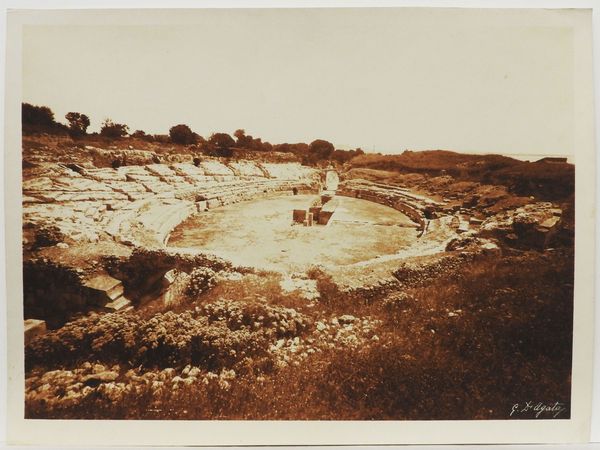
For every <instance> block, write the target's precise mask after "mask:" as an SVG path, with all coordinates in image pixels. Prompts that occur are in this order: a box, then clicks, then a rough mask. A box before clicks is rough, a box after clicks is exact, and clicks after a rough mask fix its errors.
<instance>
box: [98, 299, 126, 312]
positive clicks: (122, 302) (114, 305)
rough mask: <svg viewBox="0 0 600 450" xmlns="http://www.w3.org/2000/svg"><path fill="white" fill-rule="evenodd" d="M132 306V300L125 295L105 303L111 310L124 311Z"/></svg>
mask: <svg viewBox="0 0 600 450" xmlns="http://www.w3.org/2000/svg"><path fill="white" fill-rule="evenodd" d="M130 307H131V300H129V299H128V298H127V297H124V296H121V297H119V298H117V299H115V300H113V301H112V302H108V303H107V304H106V305H104V308H106V309H108V310H109V311H111V312H116V311H123V310H125V309H130Z"/></svg>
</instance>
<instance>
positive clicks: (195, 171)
mask: <svg viewBox="0 0 600 450" xmlns="http://www.w3.org/2000/svg"><path fill="white" fill-rule="evenodd" d="M275 166H277V165H275ZM285 166H286V167H285V168H283V169H282V170H281V172H282V173H286V174H287V173H289V172H290V170H292V169H293V168H294V167H296V166H295V165H293V164H286V165H285ZM297 167H301V166H299V165H297ZM224 168H225V169H227V170H225V169H224ZM35 169H36V171H34V173H39V175H40V176H39V177H33V178H31V174H32V172H31V171H25V176H26V181H25V182H24V183H23V207H24V211H23V219H24V223H26V224H27V223H29V224H33V225H35V226H38V227H46V226H55V227H57V228H58V229H59V230H60V231H61V232H62V233H63V234H65V235H66V236H68V237H70V238H73V239H76V240H84V241H96V240H98V239H100V238H101V237H102V236H106V237H109V238H110V237H112V238H114V239H120V238H121V237H124V238H125V239H126V240H129V241H136V233H137V234H138V235H139V236H143V239H142V241H144V242H148V235H151V236H154V237H155V238H156V239H155V240H156V241H157V242H159V243H162V242H164V239H165V238H166V236H168V233H169V232H170V230H171V229H172V228H173V227H174V226H176V225H177V224H178V223H179V222H181V221H182V220H184V219H185V217H187V216H188V215H189V214H191V213H192V212H194V211H197V210H198V209H199V207H198V206H197V205H196V202H198V201H202V200H204V201H206V202H207V207H210V208H214V207H217V206H221V205H226V204H229V203H234V202H238V201H243V200H250V199H252V198H254V197H257V196H260V195H264V194H268V193H271V192H278V191H286V190H289V191H290V192H291V191H292V189H293V188H299V189H310V188H311V186H310V182H309V179H308V178H303V177H302V176H301V175H302V174H306V173H307V172H306V168H302V169H301V172H300V174H296V177H295V178H292V179H283V178H266V177H265V176H264V175H265V171H264V169H262V168H260V167H259V166H258V164H256V163H254V162H238V163H236V165H235V167H234V168H233V170H232V169H229V168H228V167H227V166H226V165H225V164H223V163H221V162H219V161H209V162H208V163H206V164H203V166H202V167H196V166H195V165H193V164H188V163H174V164H172V165H164V164H151V165H147V166H123V167H119V168H117V169H112V168H101V169H97V168H96V169H90V168H87V169H82V170H80V172H81V173H78V172H75V171H74V170H71V169H69V168H66V167H63V166H60V167H59V168H58V169H57V168H56V167H54V166H49V167H47V168H46V169H47V171H46V172H45V173H50V174H52V176H43V174H42V172H41V171H38V170H37V169H38V168H37V167H36V168H35ZM77 169H78V168H77ZM78 170H79V169H78ZM272 170H275V171H276V170H277V169H272ZM207 172H211V173H213V174H212V175H211V174H207ZM216 173H220V175H215V174H216ZM234 173H238V174H244V175H233V174H234ZM250 174H257V176H252V175H250ZM258 174H260V175H258ZM54 175H55V176H54ZM286 176H289V175H286ZM144 230H145V231H144Z"/></svg>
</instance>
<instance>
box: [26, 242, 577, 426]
mask: <svg viewBox="0 0 600 450" xmlns="http://www.w3.org/2000/svg"><path fill="white" fill-rule="evenodd" d="M315 272H316V271H315ZM311 276H312V277H313V278H317V287H318V289H319V290H320V291H321V294H322V295H321V299H320V300H318V301H314V302H308V301H307V300H306V299H304V298H300V297H299V296H298V295H295V294H294V293H285V292H282V291H281V289H280V287H279V284H278V283H277V282H276V277H275V275H272V274H271V275H268V274H261V275H260V276H259V277H255V276H253V275H246V276H245V277H242V279H241V280H239V281H228V282H225V283H222V284H220V285H217V286H216V287H215V288H213V289H212V290H211V291H209V292H208V293H205V294H203V295H200V296H198V297H196V298H193V299H190V300H189V302H188V303H185V304H182V305H179V306H178V307H177V309H176V311H171V312H169V313H164V312H154V311H153V312H152V314H146V315H144V314H142V313H139V314H138V313H136V314H129V315H121V318H120V319H119V321H118V325H114V324H113V325H112V328H111V326H109V325H106V323H104V325H103V324H102V323H101V321H100V319H98V318H92V319H85V320H88V322H85V323H84V325H85V326H83V327H79V328H77V327H76V326H74V327H71V328H70V330H71V331H62V333H63V335H61V334H60V333H61V330H58V331H57V332H53V333H49V334H48V335H46V337H43V338H41V339H38V340H36V341H34V342H33V343H32V345H31V346H30V347H29V348H28V349H27V354H26V358H27V361H26V365H27V381H26V384H27V386H28V389H29V394H28V395H27V400H26V416H27V417H28V418H65V419H66V418H85V419H395V420H405V419H413V420H432V419H455V420H456V419H507V418H510V417H511V416H510V413H511V409H512V407H513V405H514V404H515V403H520V404H522V403H525V402H535V403H537V402H543V403H544V404H554V403H555V402H560V403H563V404H564V405H565V406H566V410H565V411H564V412H562V413H561V414H560V416H559V417H558V418H563V419H564V418H568V417H569V414H570V412H569V409H568V405H569V402H570V374H571V347H572V316H573V315H572V306H573V255H572V254H571V253H570V252H568V251H563V250H550V251H546V252H544V253H539V252H518V253H516V252H515V253H511V254H508V255H505V256H503V257H494V258H490V257H483V256H482V257H480V258H478V259H474V260H465V263H464V267H463V270H462V271H460V273H459V274H456V273H452V274H445V273H443V272H441V273H436V274H434V275H433V276H430V277H429V278H428V280H427V283H422V282H420V283H413V284H411V283H410V282H405V283H403V284H399V285H398V286H397V287H396V288H395V289H393V290H392V291H388V292H386V293H382V294H381V295H379V296H378V297H376V298H374V299H373V300H372V301H371V302H370V303H369V304H364V303H362V302H357V301H356V300H350V298H348V297H347V296H346V295H345V294H344V293H343V292H340V291H338V290H337V289H336V288H335V286H334V285H333V283H332V281H331V279H328V278H327V277H326V276H324V275H322V274H319V273H314V274H311ZM253 277H254V278H253ZM105 320H106V319H105ZM115 320H116V319H115ZM92 325H93V326H92ZM103 327H104V328H103ZM153 327H154V328H153ZM66 328H67V330H68V329H69V328H68V327H66ZM105 328H106V329H105ZM63 330H64V329H63ZM77 330H79V331H77ZM140 330H142V331H140ZM67 332H68V333H70V334H69V335H68V336H67V335H66V334H64V333H67ZM161 333H162V334H161ZM161 336H162V337H161ZM67 338H68V339H67ZM69 339H70V340H69ZM178 339H179V340H178ZM207 343H208V344H207ZM142 347H143V351H141V350H140V349H141V348H142ZM94 364H96V365H99V366H100V367H103V368H104V367H109V366H110V365H113V366H112V371H113V372H111V373H114V374H115V375H114V380H112V383H108V384H112V385H115V386H117V387H118V386H124V387H123V388H122V389H121V388H119V389H117V388H116V387H115V388H114V389H108V388H106V386H107V385H108V384H106V383H105V384H100V386H98V385H97V380H96V381H94V380H95V378H94V377H93V376H89V375H88V376H87V378H85V379H84V380H83V382H82V383H80V384H81V386H79V387H78V389H77V390H78V392H81V391H82V390H83V391H86V392H87V393H86V394H85V395H79V396H77V395H75V394H73V395H72V396H71V394H69V392H68V389H65V390H64V391H63V392H59V394H58V397H59V398H58V401H50V400H49V398H48V397H44V396H43V395H42V394H40V392H42V391H43V390H44V389H43V386H42V387H39V386H40V385H41V384H42V383H43V377H44V374H45V373H47V372H48V371H51V370H54V371H55V373H56V374H57V375H56V376H58V374H64V373H66V372H68V373H70V374H71V375H68V376H72V373H74V372H77V371H78V370H79V372H81V373H88V372H89V371H90V370H92V369H90V366H92V365H94ZM83 366H86V367H87V368H88V369H81V367H83ZM190 368H191V369H190ZM85 370H88V372H85ZM107 370H108V369H107ZM190 371H193V372H194V374H195V375H194V376H193V377H192V376H191V375H190ZM79 372H77V373H79ZM179 373H181V374H182V375H181V376H178V375H177V374H179ZM165 374H166V375H165ZM174 375H177V376H174ZM61 376H62V375H61ZM186 377H187V378H186ZM192 378H193V381H190V382H187V381H185V380H186V379H192ZM40 380H42V381H40ZM57 383H58V384H60V380H59V381H57ZM49 384H51V383H49ZM103 386H104V388H103ZM128 386H129V387H128ZM48 389H53V387H47V388H46V390H48ZM117 391H118V392H117ZM55 392H56V391H55ZM53 395H54V396H55V397H56V394H53ZM69 399H71V400H69ZM74 399H76V400H74ZM534 417H535V415H534V414H533V413H526V414H523V415H520V416H518V417H513V418H518V419H527V418H534ZM541 417H542V418H552V417H551V415H549V414H544V415H542V416H541Z"/></svg>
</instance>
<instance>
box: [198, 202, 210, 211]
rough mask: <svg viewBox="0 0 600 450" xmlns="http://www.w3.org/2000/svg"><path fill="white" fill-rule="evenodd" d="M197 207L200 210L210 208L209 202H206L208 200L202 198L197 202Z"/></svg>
mask: <svg viewBox="0 0 600 450" xmlns="http://www.w3.org/2000/svg"><path fill="white" fill-rule="evenodd" d="M196 207H197V208H198V212H203V211H206V210H207V209H208V203H207V202H206V200H202V201H199V202H196Z"/></svg>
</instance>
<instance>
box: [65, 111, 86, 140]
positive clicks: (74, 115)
mask: <svg viewBox="0 0 600 450" xmlns="http://www.w3.org/2000/svg"><path fill="white" fill-rule="evenodd" d="M65 119H67V120H68V121H69V134H70V135H71V136H73V137H75V136H83V135H84V134H85V133H86V131H87V128H88V127H89V126H90V118H89V117H88V116H86V115H85V114H81V113H78V112H68V113H67V114H66V115H65Z"/></svg>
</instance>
